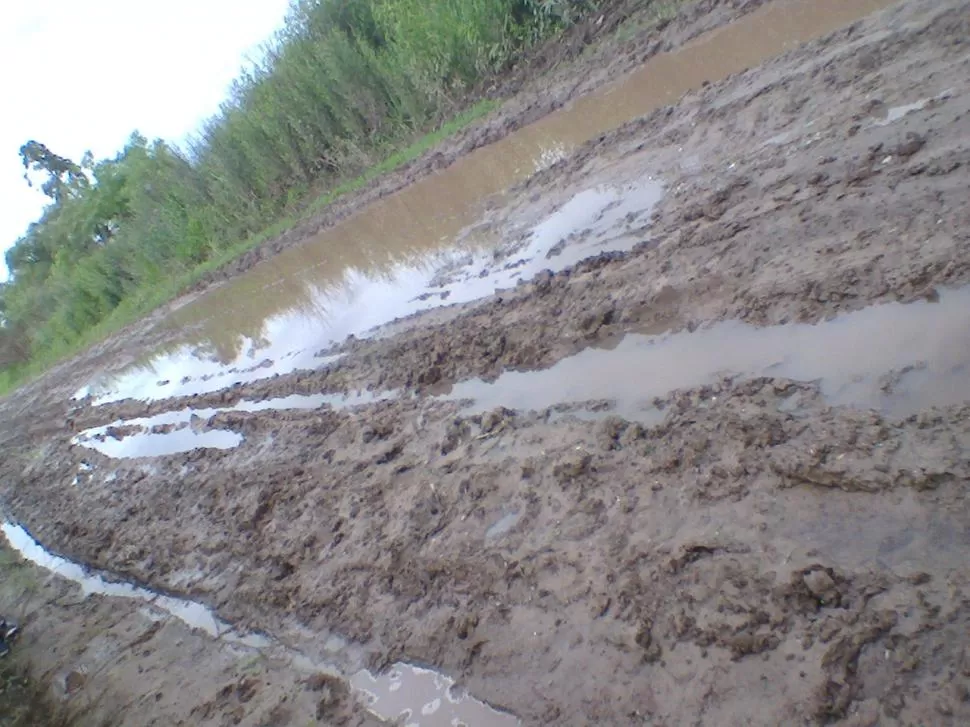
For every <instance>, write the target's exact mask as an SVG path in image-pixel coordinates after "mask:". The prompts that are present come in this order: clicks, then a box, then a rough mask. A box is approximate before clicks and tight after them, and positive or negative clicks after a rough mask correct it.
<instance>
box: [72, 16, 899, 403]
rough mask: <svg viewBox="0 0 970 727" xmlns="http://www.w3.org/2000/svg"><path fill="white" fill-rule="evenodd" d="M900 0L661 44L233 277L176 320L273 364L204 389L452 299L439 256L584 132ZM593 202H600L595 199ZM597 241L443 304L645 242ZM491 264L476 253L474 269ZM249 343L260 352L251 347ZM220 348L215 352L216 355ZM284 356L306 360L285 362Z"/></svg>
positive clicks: (124, 387)
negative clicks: (429, 290)
mask: <svg viewBox="0 0 970 727" xmlns="http://www.w3.org/2000/svg"><path fill="white" fill-rule="evenodd" d="M889 4H890V0H864V1H862V0H860V2H854V3H847V2H844V0H810V1H809V0H802V1H800V2H792V3H785V4H783V5H780V6H779V5H776V4H774V3H768V4H766V5H765V6H763V7H760V8H758V9H756V10H754V11H753V12H751V13H749V14H747V15H745V16H744V17H742V18H740V19H738V20H737V21H735V22H733V23H730V24H728V25H726V26H724V27H720V28H718V29H716V30H715V31H713V32H710V33H705V34H702V35H701V36H699V37H697V38H695V39H693V40H691V41H690V42H688V43H686V44H685V45H683V46H681V47H679V48H677V49H675V50H673V51H671V52H666V53H658V54H657V55H655V56H653V57H652V58H650V59H649V60H647V61H646V63H644V65H643V67H642V68H640V69H638V70H637V71H635V72H633V73H631V74H629V75H628V76H626V77H624V78H623V79H622V80H621V81H619V82H618V83H616V84H611V85H607V86H605V87H604V88H602V89H600V90H598V91H596V92H593V93H590V94H587V95H585V96H582V97H580V98H577V99H576V100H575V101H573V102H572V103H570V104H569V105H567V106H565V107H563V108H562V109H560V110H558V111H556V112H553V113H551V114H549V115H547V116H545V117H544V118H542V119H539V120H538V121H536V122H534V123H532V124H529V125H527V126H524V127H523V128H521V129H519V130H517V131H516V132H515V133H513V134H509V135H508V136H506V137H505V138H503V139H500V140H499V141H497V142H495V143H493V144H489V145H487V146H485V147H482V148H480V149H477V150H475V151H474V152H471V153H469V154H467V155H464V156H462V157H461V158H460V159H458V160H457V161H455V163H454V164H451V165H449V166H447V167H445V168H444V169H441V170H440V171H438V172H437V173H436V174H433V175H429V176H428V177H426V178H423V179H421V180H419V181H417V182H415V183H414V184H411V185H408V186H407V187H406V188H405V189H403V190H401V191H400V192H398V193H396V194H392V195H389V196H387V197H385V198H383V199H381V200H379V201H378V202H375V203H373V204H371V205H368V206H367V207H366V208H365V209H363V210H361V211H360V212H359V213H358V214H355V215H351V216H350V217H349V218H347V219H346V220H344V221H342V222H341V223H340V224H339V225H336V226H334V227H333V228H328V229H326V230H323V231H322V232H321V233H320V234H319V235H317V236H315V237H314V238H313V239H312V240H309V241H307V242H306V244H303V245H298V246H295V247H293V248H289V249H286V250H284V251H282V252H281V253H280V254H279V255H276V256H273V257H272V258H270V259H269V260H266V261H265V262H263V263H261V264H259V265H257V266H255V267H254V268H252V269H251V270H249V271H247V272H246V273H244V274H243V275H240V276H236V277H235V278H233V280H231V281H229V282H227V283H226V284H225V285H223V286H217V287H216V288H213V289H210V290H209V291H208V292H207V293H206V294H205V295H203V296H201V297H200V298H199V299H198V300H196V301H194V302H192V303H190V304H188V305H185V306H183V307H182V308H180V309H179V310H177V311H176V312H174V313H173V314H172V316H170V318H169V319H168V321H167V325H169V326H170V327H172V328H174V329H175V330H177V331H178V334H177V335H178V336H179V337H180V340H181V342H182V343H185V344H188V348H187V349H186V350H187V351H188V355H189V357H190V358H195V357H196V355H198V352H197V350H196V349H199V350H203V351H204V352H205V353H204V354H203V355H201V356H200V357H202V358H204V357H206V356H208V357H209V358H210V359H212V360H213V361H214V360H218V361H220V362H222V363H221V364H219V366H220V367H224V368H225V369H231V368H240V369H242V368H250V367H253V366H256V365H258V364H260V363H261V362H262V361H264V360H266V359H269V360H270V362H271V363H270V365H269V366H268V367H267V368H264V369H258V370H254V371H252V372H246V373H231V374H227V375H225V376H218V377H217V379H213V380H211V381H208V382H206V386H205V387H204V390H205V391H212V390H215V389H218V388H223V387H225V386H229V385H231V384H232V383H234V382H235V381H251V380H254V379H256V378H263V377H268V376H272V375H274V374H277V373H280V374H281V373H287V372H289V371H293V370H295V369H299V368H317V367H319V366H321V365H324V364H323V362H321V361H319V360H316V359H315V358H314V357H313V352H314V351H318V350H320V349H321V348H323V347H324V346H325V345H326V343H328V342H329V341H341V340H343V339H344V338H345V337H346V336H347V335H348V334H350V333H353V334H355V335H361V334H362V333H364V332H365V331H367V330H369V329H370V328H372V327H373V326H376V325H379V324H381V323H384V322H386V321H389V320H392V319H393V318H395V317H398V316H405V315H408V314H411V313H415V312H418V311H420V310H423V309H426V308H430V307H432V306H434V305H440V304H441V303H442V299H441V297H440V295H439V296H434V297H430V298H426V299H425V300H417V301H416V300H414V299H415V298H417V296H418V295H420V294H421V293H422V292H423V290H424V288H425V286H426V285H427V283H428V282H429V280H430V277H431V274H432V270H431V269H429V266H430V267H432V268H433V267H434V265H435V264H436V263H437V262H440V261H441V260H440V258H439V257H438V254H439V253H440V252H441V251H442V250H447V248H448V247H449V246H450V245H452V244H453V242H454V240H455V239H456V237H457V236H458V235H459V234H460V231H461V230H462V229H463V228H466V227H467V226H469V225H474V224H475V223H476V221H478V219H479V217H480V214H481V213H482V211H483V206H484V204H485V202H486V200H488V199H494V196H495V195H500V194H503V193H505V192H506V191H507V190H508V189H509V188H510V187H511V186H512V185H513V184H515V183H517V182H521V181H522V180H524V179H525V178H527V177H528V176H529V175H531V174H533V173H534V172H535V171H536V170H538V169H542V168H545V167H547V166H548V165H550V164H552V163H554V162H555V161H557V160H558V159H560V158H562V157H563V156H564V155H565V154H567V153H569V152H570V151H571V150H573V149H575V148H577V147H578V146H579V145H581V144H583V143H584V142H587V141H589V140H591V139H594V138H595V137H597V136H598V135H600V134H603V133H604V132H607V131H609V130H611V129H615V128H617V127H619V126H621V125H622V124H625V123H627V122H629V121H631V120H633V119H636V118H638V117H642V116H644V115H645V114H649V113H651V112H652V111H654V110H656V109H658V108H660V107H662V106H664V105H667V104H672V103H676V101H677V99H678V98H680V97H681V96H682V95H683V94H684V93H686V92H688V91H690V90H692V89H695V88H699V87H701V86H702V85H703V84H705V83H707V82H715V81H718V80H721V79H724V78H727V77H728V76H730V75H731V74H733V73H738V72H742V71H744V70H745V69H748V68H752V67H755V66H757V65H758V64H759V63H761V62H762V61H764V60H765V59H768V58H771V57H773V56H775V55H777V54H778V53H781V52H785V51H787V50H790V49H791V48H793V47H795V46H796V45H798V44H799V43H801V42H804V41H808V40H811V39H813V38H817V37H820V36H822V35H824V34H826V33H829V32H831V31H833V30H835V29H836V28H839V27H841V26H843V25H846V24H848V23H851V22H853V21H855V20H858V19H859V18H861V17H863V16H865V15H867V14H868V13H871V12H873V11H875V10H877V9H879V8H881V7H885V6H887V5H889ZM688 151H689V150H688ZM594 196H595V194H594ZM587 201H589V202H590V204H592V205H593V207H594V208H595V205H596V203H597V202H596V201H595V200H592V199H591V198H588V200H587ZM576 204H579V203H578V202H577V203H576ZM567 207H568V205H567ZM600 211H602V210H600ZM550 224H552V223H550ZM577 224H581V223H577ZM571 231H574V230H569V232H571ZM596 237H597V236H596V235H594V236H593V239H592V240H590V241H589V243H590V244H589V245H588V246H585V247H586V249H584V247H583V246H579V247H576V248H575V249H573V250H571V251H570V250H569V248H568V247H567V248H566V250H565V251H564V252H563V253H562V254H561V255H560V257H559V259H558V260H557V259H556V258H552V259H551V262H550V261H547V260H546V259H544V258H545V253H546V252H547V250H543V249H538V250H536V249H532V248H530V249H529V250H526V251H524V252H523V253H522V256H523V257H524V256H528V255H533V259H532V261H531V262H530V263H525V264H524V265H523V266H522V267H520V268H518V269H512V270H511V272H510V271H508V270H501V271H495V270H492V269H490V268H489V269H486V270H485V272H484V275H483V276H482V278H476V277H475V276H474V275H472V274H471V272H470V270H471V268H470V269H469V271H466V272H468V274H467V275H465V279H464V280H460V281H458V283H454V284H453V285H452V286H450V287H448V288H441V289H437V292H438V293H449V294H450V295H449V296H448V297H447V298H445V300H444V302H446V303H453V302H459V301H463V300H471V299H474V298H476V297H481V296H483V295H488V294H489V293H491V292H492V291H493V290H494V289H495V287H501V286H507V285H510V284H513V283H515V282H516V281H517V280H518V279H527V278H528V277H529V276H530V275H532V274H534V273H535V272H537V271H538V270H541V269H542V268H543V267H559V266H565V265H569V264H571V263H573V262H575V261H576V260H578V259H580V258H581V257H582V256H583V255H590V254H595V253H596V252H600V251H603V250H607V249H611V248H613V247H614V244H613V243H617V246H620V247H622V246H624V245H626V244H627V243H631V242H636V240H626V241H616V240H614V241H613V242H611V243H609V244H607V243H606V241H605V240H604V241H601V242H602V244H599V243H598V242H597V240H596ZM532 242H535V243H537V240H536V239H533V240H532ZM556 242H557V241H556V240H553V241H552V243H551V244H555V243H556ZM537 244H538V243H537ZM481 262H482V261H481V260H476V261H475V262H474V267H479V266H480V264H481ZM355 271H356V272H355ZM379 271H383V272H384V276H383V277H379ZM200 341H202V343H200ZM240 344H241V345H242V346H243V347H250V348H255V350H250V351H247V352H246V353H245V354H241V353H240V350H241V346H240ZM213 349H215V350H217V351H218V355H216V356H213V355H212V350H213ZM293 354H296V355H293ZM287 357H290V358H296V359H299V360H295V361H294V360H289V361H288V360H286V359H287ZM188 363H189V366H188V368H187V369H185V368H180V367H179V366H176V365H171V364H170V363H169V362H167V361H166V357H165V356H161V357H158V358H157V359H156V360H155V361H154V362H153V363H152V366H149V367H146V366H141V367H140V369H141V370H142V371H150V375H143V376H140V375H139V373H138V368H137V367H136V368H135V369H132V370H129V371H123V372H121V375H120V376H114V377H106V379H105V381H104V382H94V386H92V387H91V391H92V393H93V394H94V395H95V399H96V400H99V399H100V400H106V399H105V398H102V397H107V398H110V399H116V398H128V397H133V398H156V399H157V398H167V397H172V396H178V395H181V394H183V393H193V392H194V393H201V391H200V389H199V388H198V385H195V384H193V385H192V387H189V388H187V389H183V388H180V387H182V384H181V383H180V382H181V381H182V380H183V378H184V377H185V376H191V377H192V378H193V379H197V378H199V375H198V374H196V373H195V371H196V367H195V364H194V363H193V362H192V361H191V360H189V361H188ZM152 367H154V371H152ZM166 369H173V371H171V372H169V371H166ZM220 373H221V371H220ZM112 379H113V380H112ZM159 380H168V381H169V382H173V383H170V384H168V385H166V386H165V387H160V388H159V389H158V390H156V389H155V388H153V387H155V384H156V383H157V382H158V381H159ZM187 383H188V382H187ZM190 389H191V391H190ZM84 393H85V390H84V389H82V391H81V392H79V394H80V395H81V396H83V395H84Z"/></svg>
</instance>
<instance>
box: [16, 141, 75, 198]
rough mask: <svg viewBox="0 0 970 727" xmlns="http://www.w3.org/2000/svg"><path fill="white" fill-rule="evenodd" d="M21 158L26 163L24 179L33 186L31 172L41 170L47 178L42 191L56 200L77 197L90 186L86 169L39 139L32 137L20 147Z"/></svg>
mask: <svg viewBox="0 0 970 727" xmlns="http://www.w3.org/2000/svg"><path fill="white" fill-rule="evenodd" d="M20 158H21V160H22V161H23V164H24V170H25V171H24V179H26V180H27V184H28V185H29V186H31V187H33V186H34V184H33V182H32V181H31V179H30V172H31V171H35V172H41V173H43V174H46V175H47V179H46V180H44V183H43V184H41V187H40V188H41V191H42V192H43V193H44V194H46V195H47V196H48V197H50V198H51V199H52V200H54V201H55V202H62V201H63V200H64V199H65V198H67V197H76V196H77V195H78V194H79V193H80V192H81V191H82V190H85V189H87V188H88V187H89V186H90V182H89V181H88V178H87V176H86V175H85V174H84V170H83V169H82V168H81V167H80V166H78V165H77V164H75V163H74V162H72V161H71V160H70V159H67V158H66V157H62V156H59V155H57V154H55V153H54V152H52V151H51V150H50V149H48V148H47V147H46V146H45V145H44V144H41V143H40V142H39V141H35V140H33V139H31V140H30V141H28V142H27V143H26V144H24V145H23V146H22V147H20Z"/></svg>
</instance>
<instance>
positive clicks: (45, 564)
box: [0, 522, 244, 638]
mask: <svg viewBox="0 0 970 727" xmlns="http://www.w3.org/2000/svg"><path fill="white" fill-rule="evenodd" d="M0 532H3V534H4V536H5V537H6V538H7V542H9V543H10V546H11V547H12V548H13V549H14V550H16V551H17V552H18V553H20V554H21V555H22V556H23V557H24V558H25V559H26V560H28V561H30V562H31V563H33V564H35V565H38V566H40V567H41V568H43V569H45V570H48V571H50V572H51V573H55V574H56V575H59V576H61V577H62V578H66V579H67V580H69V581H72V582H74V583H77V584H78V585H79V586H80V587H81V593H82V594H83V595H84V596H85V597H87V596H90V595H101V596H114V597H117V598H139V599H142V600H144V601H145V602H146V603H149V604H151V605H152V606H153V607H154V608H156V609H158V610H160V611H164V612H165V613H168V614H170V615H171V616H174V617H175V618H177V619H178V620H179V621H182V622H183V623H184V624H186V625H187V626H189V627H191V628H194V629H201V630H202V631H204V632H205V633H207V634H209V636H213V637H222V636H226V635H234V636H235V637H237V638H244V635H242V634H239V633H237V632H235V631H234V630H233V628H232V627H231V626H230V625H229V624H227V623H225V622H224V621H220V620H219V619H218V618H216V616H215V615H214V614H213V613H212V611H210V610H209V609H208V608H206V607H205V606H203V605H202V604H201V603H195V602H193V601H186V600H182V599H178V598H172V597H171V596H163V595H161V594H159V593H155V592H154V591H150V590H148V589H147V588H140V587H138V586H134V585H132V584H130V583H122V582H117V581H113V580H110V579H109V578H106V577H105V574H101V573H98V572H97V571H92V570H87V569H85V568H83V567H81V566H80V565H78V564H77V563H74V562H72V561H69V560H67V559H66V558H61V557H60V556H57V555H53V554H52V553H49V552H48V551H46V550H45V549H44V547H43V546H42V545H40V544H39V543H38V542H37V541H36V540H34V538H33V537H32V536H31V535H30V533H28V532H27V530H26V529H25V528H24V527H22V526H20V525H14V524H12V523H9V522H5V523H2V524H0Z"/></svg>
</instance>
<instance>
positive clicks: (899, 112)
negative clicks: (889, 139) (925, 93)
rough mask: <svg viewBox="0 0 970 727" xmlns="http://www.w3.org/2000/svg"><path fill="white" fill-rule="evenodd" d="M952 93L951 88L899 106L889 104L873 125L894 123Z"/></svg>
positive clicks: (942, 99) (937, 102)
mask: <svg viewBox="0 0 970 727" xmlns="http://www.w3.org/2000/svg"><path fill="white" fill-rule="evenodd" d="M952 95H953V89H947V90H946V91H943V92H942V93H939V94H937V95H936V96H930V97H928V98H921V99H920V100H919V101H914V102H913V103H908V104H902V105H900V106H891V107H889V108H888V109H885V110H884V111H883V113H881V114H880V115H879V118H878V120H877V121H876V122H875V123H874V125H875V126H888V125H889V124H895V123H896V122H897V121H899V120H900V119H902V118H904V117H906V116H908V115H909V114H912V113H915V112H917V111H922V110H923V109H925V108H931V107H933V106H935V105H936V104H939V103H941V102H943V101H946V100H947V99H948V98H950V97H951V96H952Z"/></svg>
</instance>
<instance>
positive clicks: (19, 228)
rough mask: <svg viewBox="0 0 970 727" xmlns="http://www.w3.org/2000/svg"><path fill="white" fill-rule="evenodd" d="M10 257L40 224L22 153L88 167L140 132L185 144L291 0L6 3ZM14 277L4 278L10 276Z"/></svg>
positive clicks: (2, 37) (0, 145)
mask: <svg viewBox="0 0 970 727" xmlns="http://www.w3.org/2000/svg"><path fill="white" fill-rule="evenodd" d="M0 6H2V7H0V68H3V72H2V73H0V102H2V104H3V108H4V109H5V112H4V113H3V114H2V115H0V249H6V248H7V247H9V246H10V245H12V244H13V243H14V242H15V241H16V239H17V238H18V237H19V236H20V235H22V234H23V232H24V231H25V230H26V228H27V225H28V224H29V223H30V222H31V221H33V220H35V219H37V217H38V216H39V215H40V213H41V211H42V209H43V205H44V203H45V201H46V200H45V198H44V197H43V196H42V195H41V194H39V193H38V192H36V191H34V190H31V189H29V188H28V187H27V185H26V183H25V182H24V180H23V171H24V170H23V167H22V166H21V163H20V157H19V155H18V153H17V152H18V149H19V148H20V145H21V144H23V143H24V142H25V141H27V140H28V139H37V140H38V141H41V142H43V143H45V144H47V145H48V146H49V147H50V148H51V150H53V151H54V152H56V153H58V154H61V155H63V156H68V157H70V158H72V159H75V160H78V159H80V157H81V155H82V154H83V153H84V152H85V151H86V150H88V149H90V150H92V151H93V152H94V155H95V157H97V158H103V157H109V156H114V154H115V153H117V151H118V150H119V149H120V148H121V147H122V146H123V145H124V143H125V141H127V139H128V137H129V135H130V134H131V132H132V131H133V130H135V129H138V130H139V131H140V132H141V133H142V134H144V135H145V136H147V137H148V138H156V137H161V138H164V139H168V140H172V141H179V140H181V139H183V138H184V137H185V135H186V134H188V133H190V132H191V131H193V130H194V129H195V128H196V127H197V125H198V124H199V122H200V121H201V120H202V119H203V118H205V117H206V116H209V115H211V114H213V113H215V112H216V111H217V109H218V107H219V104H220V103H221V101H222V100H223V98H224V97H225V92H226V89H227V87H228V85H229V83H230V82H231V81H232V79H233V78H234V77H235V76H236V74H237V72H238V70H239V68H240V67H241V66H242V65H243V63H244V61H245V58H246V56H247V55H248V54H252V53H253V52H254V50H255V48H256V47H257V46H258V45H260V44H261V43H263V42H264V41H266V40H268V39H269V37H270V36H271V35H272V33H273V31H274V30H275V29H276V28H278V27H280V25H281V24H282V21H283V18H284V15H285V13H286V9H287V6H288V0H261V1H260V2H253V3H239V2H238V1H237V0H170V2H168V3H165V4H163V5H158V4H148V3H138V2H131V1H130V0H86V2H83V3H79V2H76V1H75V0H47V1H46V2H43V3H38V2H36V0H5V2H3V3H0ZM2 275H5V269H0V276H2Z"/></svg>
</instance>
